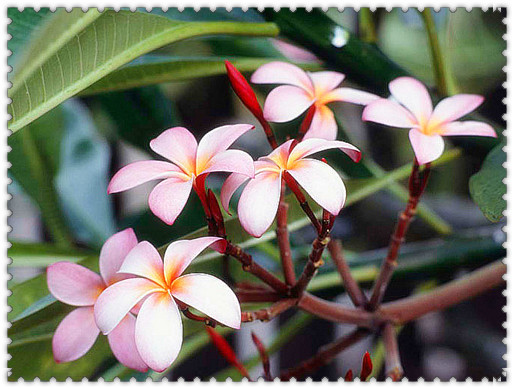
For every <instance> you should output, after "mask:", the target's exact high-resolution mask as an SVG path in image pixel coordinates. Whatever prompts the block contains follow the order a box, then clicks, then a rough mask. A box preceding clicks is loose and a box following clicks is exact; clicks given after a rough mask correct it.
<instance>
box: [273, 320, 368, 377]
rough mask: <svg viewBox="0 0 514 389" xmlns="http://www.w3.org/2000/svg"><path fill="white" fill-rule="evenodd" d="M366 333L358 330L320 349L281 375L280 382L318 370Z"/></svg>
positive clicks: (366, 332)
mask: <svg viewBox="0 0 514 389" xmlns="http://www.w3.org/2000/svg"><path fill="white" fill-rule="evenodd" d="M368 333H369V332H368V331H367V330H365V329H362V328H358V329H356V330H354V331H353V332H351V333H350V334H348V335H346V336H344V337H342V338H341V339H338V340H336V341H335V342H333V343H330V344H328V345H326V346H324V347H322V348H321V349H320V350H319V351H318V352H317V353H316V355H314V356H313V357H311V358H309V359H307V360H305V361H303V362H302V363H300V364H299V365H298V366H296V367H293V368H292V369H289V370H287V371H285V372H283V373H281V374H280V380H281V381H289V380H290V379H291V378H302V377H303V376H305V375H306V374H307V373H309V372H311V371H313V370H316V369H319V368H320V367H321V366H323V365H326V364H327V363H329V362H331V361H332V360H333V359H334V358H335V357H336V356H337V355H338V354H339V353H341V352H342V351H343V350H345V349H346V348H348V347H350V346H351V345H353V344H355V343H357V342H358V341H359V340H361V339H362V338H364V337H365V336H366V335H368Z"/></svg>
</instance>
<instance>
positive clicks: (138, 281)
mask: <svg viewBox="0 0 514 389" xmlns="http://www.w3.org/2000/svg"><path fill="white" fill-rule="evenodd" d="M162 290H163V289H162V287H160V286H159V285H157V284H156V283H155V282H152V281H149V280H147V279H145V278H129V279H127V280H122V281H119V282H116V283H115V284H113V285H111V286H109V287H108V288H107V289H105V290H104V291H103V293H102V294H101V295H100V297H98V300H97V301H96V304H95V320H96V324H97V325H98V328H100V330H101V331H102V332H103V333H104V334H108V333H109V332H111V331H112V330H113V329H114V328H115V327H116V326H117V325H118V323H119V322H120V321H121V320H122V319H123V318H124V317H125V315H126V314H127V313H129V311H130V310H131V309H132V307H134V306H135V305H136V304H137V303H138V302H139V300H141V299H142V298H144V297H145V296H148V295H149V294H151V293H155V292H158V291H162Z"/></svg>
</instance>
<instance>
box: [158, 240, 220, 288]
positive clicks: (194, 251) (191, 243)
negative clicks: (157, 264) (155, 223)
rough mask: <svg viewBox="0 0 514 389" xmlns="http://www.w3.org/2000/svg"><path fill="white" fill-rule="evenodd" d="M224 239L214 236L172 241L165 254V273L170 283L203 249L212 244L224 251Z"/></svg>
mask: <svg viewBox="0 0 514 389" xmlns="http://www.w3.org/2000/svg"><path fill="white" fill-rule="evenodd" d="M224 242H225V241H224V239H222V238H216V237H212V236H206V237H203V238H197V239H192V240H177V241H175V242H173V243H171V244H170V245H169V246H168V248H167V249H166V253H165V254H164V274H165V276H166V281H167V282H168V284H170V283H171V282H172V281H173V280H174V279H175V278H177V277H178V276H180V275H181V274H182V272H183V271H184V270H185V269H186V268H187V267H188V266H189V264H190V263H191V261H192V260H193V259H195V258H196V257H197V256H198V255H199V254H200V253H201V252H202V251H203V250H205V249H206V248H207V247H209V246H211V247H212V248H213V249H215V250H218V251H224V249H225V247H226V244H225V243H224Z"/></svg>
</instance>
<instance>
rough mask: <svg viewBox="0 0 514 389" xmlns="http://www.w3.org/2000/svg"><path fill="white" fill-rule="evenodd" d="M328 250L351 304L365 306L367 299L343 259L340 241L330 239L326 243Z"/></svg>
mask: <svg viewBox="0 0 514 389" xmlns="http://www.w3.org/2000/svg"><path fill="white" fill-rule="evenodd" d="M328 251H329V252H330V256H331V257H332V261H333V262H334V264H335V265H336V268H337V271H338V272H339V274H340V275H341V279H342V280H343V285H344V287H345V289H346V291H347V292H348V295H349V296H350V298H351V299H352V302H353V304H354V305H355V306H357V307H363V306H365V305H366V304H367V302H368V299H367V298H366V296H365V295H364V293H363V292H362V290H361V288H360V287H359V284H357V281H355V278H353V276H352V273H351V271H350V266H348V263H347V262H346V260H345V259H344V253H343V246H342V244H341V242H340V241H336V240H331V241H330V242H329V243H328Z"/></svg>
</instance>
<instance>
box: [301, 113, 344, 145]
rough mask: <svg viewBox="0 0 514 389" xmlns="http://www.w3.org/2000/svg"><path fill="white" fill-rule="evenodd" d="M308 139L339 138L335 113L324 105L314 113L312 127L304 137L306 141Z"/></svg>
mask: <svg viewBox="0 0 514 389" xmlns="http://www.w3.org/2000/svg"><path fill="white" fill-rule="evenodd" d="M308 138H320V139H327V140H335V139H336V138H337V123H336V120H335V119H334V113H333V112H332V111H331V110H330V108H328V107H327V106H324V105H322V106H321V107H319V108H317V109H316V111H315V112H314V116H313V117H312V123H311V126H310V128H309V130H308V131H307V132H306V133H305V136H304V139H308Z"/></svg>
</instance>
